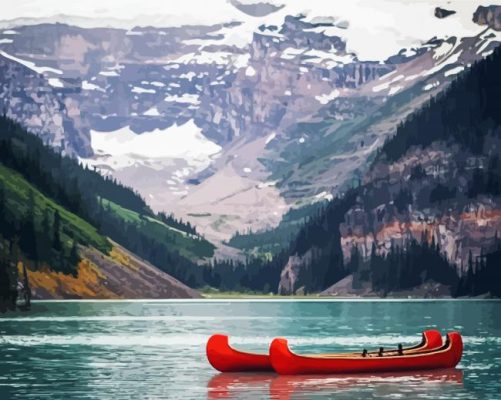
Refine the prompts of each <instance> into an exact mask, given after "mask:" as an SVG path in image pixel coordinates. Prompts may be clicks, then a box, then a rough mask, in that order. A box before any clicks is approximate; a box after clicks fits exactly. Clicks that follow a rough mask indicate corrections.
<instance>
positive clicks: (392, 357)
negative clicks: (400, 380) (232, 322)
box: [270, 332, 463, 375]
mask: <svg viewBox="0 0 501 400" xmlns="http://www.w3.org/2000/svg"><path fill="white" fill-rule="evenodd" d="M462 354H463V341H462V339H461V335H460V334H459V333H458V332H451V333H448V334H447V341H446V342H445V344H444V345H443V346H441V347H439V348H437V349H431V350H417V351H416V349H413V350H411V351H407V350H405V349H404V350H403V355H399V354H398V353H397V352H395V351H393V352H387V353H384V354H383V355H382V356H379V355H378V354H377V353H369V354H368V355H367V356H365V357H363V356H362V354H360V353H359V354H353V353H348V354H319V355H304V356H301V355H298V354H294V353H293V352H292V351H290V349H289V346H288V344H287V340H286V339H275V340H273V342H272V343H271V345H270V359H271V364H272V366H273V369H274V370H275V371H276V372H278V373H279V374H282V375H298V374H340V373H360V372H391V371H411V370H427V369H439V368H453V367H455V366H456V365H457V364H458V363H459V360H461V356H462Z"/></svg>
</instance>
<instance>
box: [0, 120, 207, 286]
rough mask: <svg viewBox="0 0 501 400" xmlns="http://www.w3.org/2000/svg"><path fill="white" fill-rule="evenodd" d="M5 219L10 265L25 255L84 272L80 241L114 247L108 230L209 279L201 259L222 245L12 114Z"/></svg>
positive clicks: (2, 175)
mask: <svg viewBox="0 0 501 400" xmlns="http://www.w3.org/2000/svg"><path fill="white" fill-rule="evenodd" d="M0 218H1V221H0V222H1V226H0V234H1V237H0V239H1V243H0V247H1V248H2V256H3V258H2V259H3V260H4V261H3V262H2V268H4V269H5V268H12V265H11V266H10V267H9V264H12V259H13V258H23V259H24V260H26V261H28V262H29V263H30V265H33V266H37V265H39V264H43V265H48V266H49V267H50V268H52V269H54V270H56V271H61V272H63V273H71V274H76V273H77V270H76V265H77V263H78V261H79V257H78V254H77V253H78V252H77V248H78V245H84V246H90V247H94V248H96V249H98V250H99V251H102V252H104V253H106V252H108V251H109V250H110V248H111V246H110V244H109V243H108V240H107V239H106V236H108V237H110V238H112V239H113V240H115V241H116V242H118V243H120V244H122V245H124V246H125V247H127V248H128V249H130V250H131V251H133V252H135V253H137V254H138V255H139V256H141V257H143V258H145V259H147V260H149V261H151V262H152V263H153V264H154V265H156V266H157V267H158V268H160V269H162V270H164V271H166V272H168V273H171V274H172V275H174V276H175V277H177V278H178V279H180V280H181V281H184V282H187V281H190V283H192V284H199V285H201V284H202V281H201V275H202V271H201V270H200V268H199V266H198V264H197V263H198V262H199V261H201V260H202V259H203V258H205V257H210V256H212V254H213V250H214V247H213V245H212V244H210V243H209V242H207V241H206V240H205V239H203V238H202V237H200V236H198V235H197V234H196V231H195V229H194V227H192V226H191V225H189V224H184V223H183V222H182V221H179V220H176V219H175V218H174V217H172V216H167V215H165V214H159V215H156V214H154V213H153V212H152V211H151V210H150V209H149V207H147V205H146V204H145V202H144V200H143V199H142V198H141V197H140V196H139V195H138V194H137V193H135V192H133V191H132V190H131V189H129V188H127V187H125V186H123V185H121V184H119V183H117V182H116V181H114V180H111V179H108V178H104V177H102V176H101V175H99V174H98V173H97V172H94V171H90V170H88V169H87V168H84V167H82V166H81V165H79V164H78V162H77V161H76V160H73V159H70V158H67V157H63V156H61V155H60V154H58V153H56V152H54V151H53V150H52V149H51V148H49V147H47V146H45V145H44V144H43V143H42V141H41V140H40V139H39V138H37V137H36V136H34V135H31V134H30V133H28V132H26V131H25V130H24V129H23V128H22V127H21V126H20V125H19V124H17V123H15V122H13V121H11V120H10V119H8V118H6V117H5V116H3V117H0ZM7 259H10V260H11V261H10V263H9V262H7V261H6V260H7ZM14 265H15V262H14ZM4 272H5V271H4ZM2 274H3V272H2ZM7 275H8V274H7ZM194 277H197V278H194Z"/></svg>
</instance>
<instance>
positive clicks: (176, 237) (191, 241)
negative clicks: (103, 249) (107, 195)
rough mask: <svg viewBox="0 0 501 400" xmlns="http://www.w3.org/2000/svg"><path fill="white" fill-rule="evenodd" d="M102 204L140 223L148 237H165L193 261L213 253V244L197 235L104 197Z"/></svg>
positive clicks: (131, 220) (125, 217) (127, 218)
mask: <svg viewBox="0 0 501 400" xmlns="http://www.w3.org/2000/svg"><path fill="white" fill-rule="evenodd" d="M103 205H104V206H105V207H110V209H111V210H112V211H114V212H115V213H116V214H117V215H119V216H120V217H121V218H123V219H124V220H125V221H127V222H133V223H136V224H140V227H141V231H142V232H143V233H145V234H146V235H148V236H149V237H151V238H155V239H159V238H165V240H167V242H170V243H172V246H173V247H174V248H176V249H177V250H178V251H179V253H180V254H181V255H182V256H184V257H187V258H189V259H191V260H193V261H198V260H199V259H200V258H205V257H212V255H213V254H214V245H213V244H212V243H210V242H208V241H207V240H205V239H203V238H201V237H199V236H195V235H191V234H188V233H186V232H183V231H181V230H179V229H176V228H173V227H171V226H169V225H167V224H165V223H163V222H162V221H160V220H158V219H155V218H152V217H149V216H141V215H139V214H138V213H137V212H135V211H131V210H129V209H127V208H123V207H121V206H119V205H118V204H115V203H113V202H111V201H109V200H106V199H103Z"/></svg>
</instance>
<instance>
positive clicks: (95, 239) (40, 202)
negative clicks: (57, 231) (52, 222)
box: [0, 164, 111, 252]
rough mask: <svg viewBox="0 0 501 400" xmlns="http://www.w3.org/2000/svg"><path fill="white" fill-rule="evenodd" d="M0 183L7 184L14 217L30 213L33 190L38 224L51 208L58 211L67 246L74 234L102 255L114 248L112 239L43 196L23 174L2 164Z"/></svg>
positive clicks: (9, 203)
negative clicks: (28, 210)
mask: <svg viewBox="0 0 501 400" xmlns="http://www.w3.org/2000/svg"><path fill="white" fill-rule="evenodd" d="M0 180H2V181H3V183H4V185H5V195H6V205H7V209H8V210H9V211H10V212H11V213H12V214H14V215H17V216H19V217H20V216H21V215H23V214H24V213H26V212H27V208H28V197H29V192H30V190H31V191H32V192H33V195H34V199H35V222H36V224H37V225H39V224H41V220H42V218H43V212H44V210H45V209H47V208H48V209H49V210H51V212H54V211H56V210H58V211H59V214H60V215H61V227H62V229H61V238H62V240H63V241H66V242H67V243H68V242H69V241H70V237H69V236H68V232H71V233H72V234H73V235H74V237H75V239H76V240H77V241H78V242H79V243H81V244H83V245H88V246H92V247H95V248H96V249H98V250H100V251H102V252H108V251H109V250H110V249H111V245H110V243H109V242H108V240H107V239H106V238H105V237H104V236H102V235H100V234H99V233H98V232H97V229H96V228H94V227H93V226H92V225H90V224H89V223H88V222H86V221H85V220H83V219H82V218H80V217H78V216H77V215H75V214H73V213H71V212H69V211H68V210H66V209H65V208H63V207H61V206H60V205H59V204H57V203H55V202H54V201H53V200H51V199H49V198H48V197H46V196H45V195H43V194H42V193H41V192H40V191H39V190H37V189H36V188H35V187H34V186H32V185H31V184H30V183H29V182H28V181H26V180H25V179H24V178H23V177H22V176H21V175H20V174H18V173H17V172H15V171H14V170H12V169H10V168H7V167H5V166H4V165H2V164H0Z"/></svg>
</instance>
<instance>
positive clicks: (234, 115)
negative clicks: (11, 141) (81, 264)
mask: <svg viewBox="0 0 501 400" xmlns="http://www.w3.org/2000/svg"><path fill="white" fill-rule="evenodd" d="M231 4H232V5H229V6H231V7H233V6H234V7H236V9H237V10H238V12H240V13H241V14H238V15H239V17H238V18H236V20H235V19H233V20H231V21H228V22H226V23H217V24H212V25H202V24H200V25H190V26H180V27H158V26H153V25H152V26H142V27H132V26H131V27H127V28H124V27H119V28H109V27H108V28H95V27H93V28H90V27H87V28H82V27H78V26H72V25H66V24H61V23H53V21H51V23H44V24H38V25H34V24H29V25H24V26H10V27H9V28H8V29H4V30H3V31H2V33H1V34H0V51H1V52H0V68H1V69H2V72H3V73H2V75H1V77H0V106H1V107H2V108H3V109H5V111H6V113H7V114H8V115H9V116H11V117H13V118H15V119H17V120H19V121H21V122H22V123H23V124H25V126H26V127H28V128H29V129H30V130H31V131H33V132H34V133H36V134H38V135H40V136H42V137H43V138H44V140H45V141H46V142H47V143H50V144H52V145H53V146H56V147H58V148H60V149H61V150H62V151H64V152H65V153H68V154H72V155H75V156H78V157H79V158H80V159H81V161H82V162H83V163H85V164H87V165H89V166H92V167H95V168H97V169H98V170H99V171H101V172H102V173H103V174H111V175H113V176H115V177H116V178H118V179H119V180H120V181H122V182H124V183H125V184H128V185H131V186H132V187H134V188H135V189H136V190H138V191H139V192H140V193H141V194H142V195H143V196H144V197H145V198H146V200H147V201H148V203H149V204H150V205H151V206H152V207H153V208H154V209H155V210H166V211H169V212H170V211H173V212H175V213H176V215H179V216H180V217H183V219H188V220H190V221H191V222H193V223H195V224H196V225H197V226H199V227H200V231H201V232H202V233H203V234H205V235H206V236H207V237H209V238H211V239H213V240H216V241H221V240H223V239H228V238H229V237H230V236H231V235H232V234H234V233H235V232H236V231H237V230H239V231H244V230H246V229H248V228H252V229H253V230H257V229H263V228H266V227H272V226H275V225H276V224H278V222H279V221H280V219H281V217H282V215H283V214H284V213H285V212H286V211H287V210H288V209H290V208H291V207H298V206H301V205H303V204H307V203H311V202H314V201H319V200H324V199H331V198H332V193H337V192H339V191H342V190H344V188H345V187H347V186H349V185H351V184H352V182H353V180H358V179H361V177H362V176H363V174H364V172H365V170H366V165H367V159H369V158H370V157H372V156H373V155H374V154H375V151H376V150H377V149H378V148H379V147H380V146H381V145H382V144H383V143H384V140H385V139H386V138H387V137H388V136H389V135H391V134H393V133H394V132H395V127H396V125H397V124H398V123H399V122H400V121H402V120H403V119H404V118H405V117H406V116H407V115H408V114H409V113H410V112H412V111H413V110H415V109H416V108H418V107H419V106H420V105H421V104H423V102H424V101H426V100H427V99H428V98H429V97H430V96H431V95H434V94H436V93H438V92H440V91H441V90H443V88H445V87H447V85H448V84H449V82H451V81H452V80H453V79H454V78H455V77H456V76H457V74H458V73H460V72H461V71H462V70H464V69H466V68H468V67H469V66H470V65H471V64H472V63H473V62H475V61H477V60H480V59H482V58H483V57H485V56H486V55H487V54H489V53H490V52H491V51H492V49H493V48H494V47H495V46H496V45H497V44H498V43H499V41H500V40H501V36H500V34H499V33H498V32H497V30H498V29H499V27H498V26H497V24H496V21H497V19H496V18H497V17H496V15H497V14H496V12H497V8H485V7H484V8H482V7H480V8H478V10H477V12H476V13H475V17H474V18H475V22H476V23H474V22H473V21H472V18H473V12H474V11H475V9H476V6H475V5H470V7H469V8H468V7H466V8H465V10H466V11H465V10H463V9H461V10H459V9H458V12H457V13H456V14H453V15H449V16H448V17H447V18H445V19H443V20H442V19H438V18H436V17H435V16H434V15H433V13H434V6H431V5H430V7H429V10H428V9H426V10H424V11H422V12H423V13H424V14H423V15H425V16H427V18H429V22H430V23H429V26H433V27H436V32H435V33H433V34H431V33H429V32H428V31H426V32H425V33H421V32H420V31H422V29H419V30H416V31H419V32H420V34H422V35H425V36H422V37H419V36H416V35H417V34H416V33H415V32H407V33H406V34H408V35H414V37H415V40H414V42H412V44H409V43H404V44H402V45H400V47H395V49H396V50H394V49H393V48H392V49H390V50H387V51H381V53H380V54H374V51H373V50H371V49H370V48H369V49H367V46H366V45H365V47H364V46H363V44H364V43H375V41H377V40H381V41H382V43H379V44H377V43H376V44H374V45H373V46H379V45H381V46H380V47H381V48H382V49H385V48H386V47H385V46H387V43H386V41H388V40H387V39H388V37H386V36H382V37H381V39H378V38H376V37H374V38H372V37H371V38H370V40H369V37H368V36H365V37H364V35H367V34H368V33H367V31H360V26H362V28H365V29H368V28H367V27H366V26H364V25H363V24H362V25H361V24H360V22H357V20H356V16H357V15H358V14H354V16H353V19H352V20H350V19H349V18H344V17H343V15H342V14H343V10H342V9H340V11H339V13H340V15H339V16H336V17H333V16H332V15H330V14H328V12H326V11H325V10H323V9H321V7H320V6H319V7H320V8H318V9H315V7H312V10H313V11H311V12H309V13H306V14H299V13H296V12H295V11H294V10H292V9H291V7H292V6H290V5H288V6H283V7H282V6H271V5H269V6H266V7H265V6H249V5H245V4H243V5H242V4H240V2H232V3H231ZM249 7H250V8H249ZM447 7H448V8H451V7H450V6H447ZM458 7H459V6H458ZM461 7H463V5H461ZM461 7H460V8H461ZM463 8H464V7H463ZM420 10H421V9H420ZM348 11H349V10H347V11H346V12H348ZM418 11H419V10H418ZM405 12H408V11H405ZM419 12H421V11H419ZM336 13H337V12H336ZM350 15H351V14H350ZM402 18H403V19H402V20H405V18H407V17H405V15H403V16H402ZM367 23H368V22H364V24H365V25H367ZM371 23H374V21H371ZM403 25H405V24H404V23H403V24H402V26H399V27H390V28H391V29H394V30H395V29H396V30H397V31H398V30H402V32H403V33H404V32H405V29H407V27H405V26H403ZM378 27H379V25H378ZM369 28H370V27H369ZM386 28H388V27H385V29H386ZM391 29H390V30H391ZM384 32H386V31H384ZM395 35H397V36H398V35H399V34H396V33H395V32H393V34H392V36H391V38H393V41H395V37H396V36H395ZM361 39H362V40H361ZM418 39H419V40H418ZM383 41H384V43H383ZM390 42H391V40H390ZM383 44H384V46H383Z"/></svg>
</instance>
